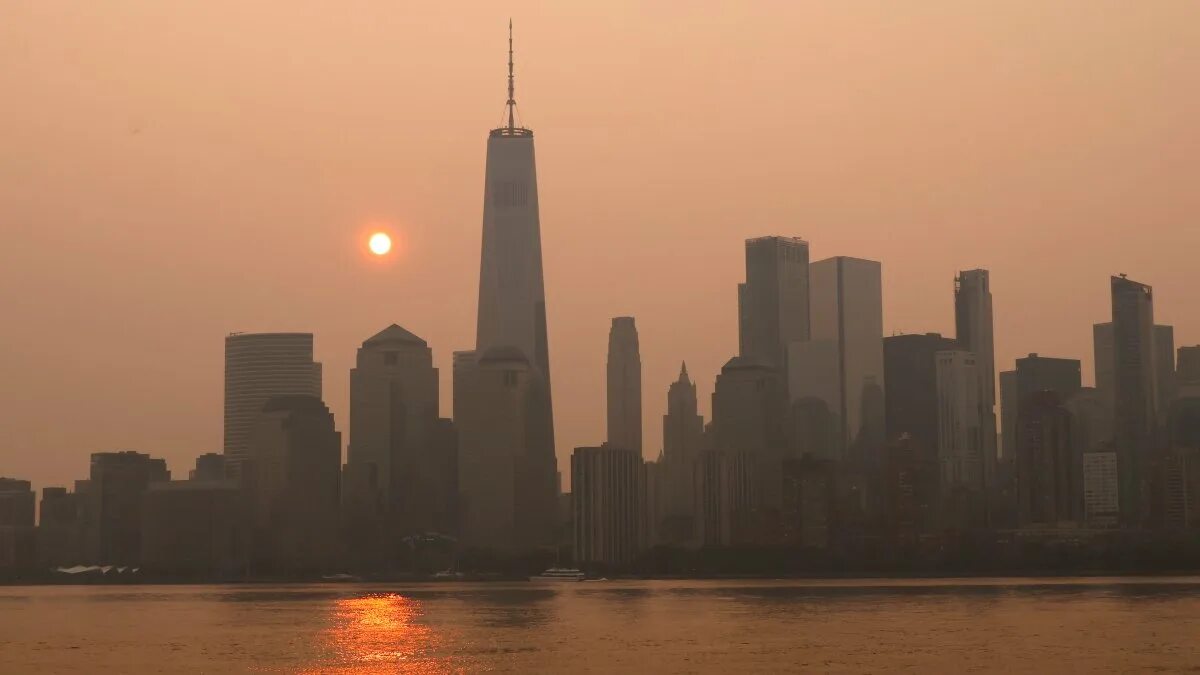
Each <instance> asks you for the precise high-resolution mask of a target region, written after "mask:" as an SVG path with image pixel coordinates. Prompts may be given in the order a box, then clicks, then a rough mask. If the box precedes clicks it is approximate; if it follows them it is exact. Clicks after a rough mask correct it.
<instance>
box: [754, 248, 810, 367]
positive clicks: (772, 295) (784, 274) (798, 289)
mask: <svg viewBox="0 0 1200 675" xmlns="http://www.w3.org/2000/svg"><path fill="white" fill-rule="evenodd" d="M808 283H809V278H808V242H806V241H804V240H803V239H799V238H796V237H758V238H755V239H747V240H746V281H745V283H741V284H738V343H739V350H738V354H739V355H740V356H742V357H744V358H748V359H752V360H756V361H759V362H761V363H765V364H767V365H770V366H774V367H775V368H778V369H779V372H781V373H786V372H787V352H788V345H789V344H790V343H792V342H796V341H801V342H803V341H807V340H808V339H809V306H808V302H809V286H808Z"/></svg>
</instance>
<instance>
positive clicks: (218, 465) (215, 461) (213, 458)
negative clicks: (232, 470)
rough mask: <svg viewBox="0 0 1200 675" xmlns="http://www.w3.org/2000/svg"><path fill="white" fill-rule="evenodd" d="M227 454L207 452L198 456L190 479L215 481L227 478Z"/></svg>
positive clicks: (189, 476) (189, 475)
mask: <svg viewBox="0 0 1200 675" xmlns="http://www.w3.org/2000/svg"><path fill="white" fill-rule="evenodd" d="M225 471H226V467H225V455H222V454H219V453H216V452H206V453H204V454H203V455H200V456H199V457H197V458H196V468H195V469H192V471H191V472H190V473H189V474H188V479H190V480H201V481H213V480H224V479H225V478H227V475H226V473H225Z"/></svg>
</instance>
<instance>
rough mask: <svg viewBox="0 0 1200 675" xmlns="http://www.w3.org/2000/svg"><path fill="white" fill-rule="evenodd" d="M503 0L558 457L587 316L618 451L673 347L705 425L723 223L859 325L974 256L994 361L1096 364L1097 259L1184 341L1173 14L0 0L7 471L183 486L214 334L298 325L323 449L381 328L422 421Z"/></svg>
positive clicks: (918, 313)
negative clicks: (768, 243) (100, 457)
mask: <svg viewBox="0 0 1200 675" xmlns="http://www.w3.org/2000/svg"><path fill="white" fill-rule="evenodd" d="M510 13H511V14H512V16H513V17H514V21H515V31H516V64H517V65H516V70H517V85H516V86H517V100H518V102H519V105H520V112H521V121H522V123H524V124H525V125H526V126H529V127H532V128H533V129H535V131H536V133H537V138H538V153H539V158H538V160H539V167H538V168H539V170H540V171H539V181H540V184H539V198H540V201H541V209H542V211H541V216H542V242H543V259H544V263H545V275H546V290H547V305H548V308H547V312H548V316H549V333H550V338H549V339H550V342H551V344H552V345H553V347H552V350H551V361H552V371H553V372H554V373H555V376H554V382H553V386H554V392H555V412H556V422H557V440H558V443H557V449H558V456H559V463H560V467H563V466H569V462H567V461H565V460H566V458H568V457H569V455H570V452H571V449H572V448H574V447H575V446H583V445H594V444H597V443H599V442H600V441H601V440H603V438H604V427H605V414H604V391H605V389H604V377H605V366H604V363H605V357H606V341H607V334H608V330H607V328H608V325H609V322H610V320H611V317H613V316H619V315H630V316H634V317H636V319H637V325H638V331H639V337H640V344H641V357H642V363H643V368H644V371H643V395H642V397H643V400H644V403H645V408H644V413H643V425H644V431H643V437H644V454H645V455H646V456H647V457H654V456H656V455H657V449H658V448H659V447H660V445H661V440H662V439H661V431H662V430H661V422H660V420H661V415H662V413H663V412H664V409H665V399H666V391H667V387H668V385H669V383H670V382H672V381H674V380H675V379H676V376H677V374H678V370H679V362H680V361H681V360H686V361H687V363H688V370H689V372H690V373H691V375H692V377H693V379H694V381H696V382H697V383H698V387H699V400H700V409H701V412H702V413H703V414H704V416H705V418H706V419H708V418H709V416H710V413H711V411H710V405H709V396H710V394H711V392H712V386H713V380H714V378H715V376H716V374H717V372H718V370H719V369H720V366H721V365H722V364H723V363H724V362H725V361H726V360H727V359H728V358H729V357H731V356H733V355H734V354H735V353H736V352H737V283H738V282H739V281H742V280H743V278H744V276H743V263H744V258H743V240H744V239H745V238H747V237H753V236H761V235H770V234H779V235H784V236H799V237H803V238H804V239H806V240H807V241H808V242H809V243H810V246H811V250H812V259H813V260H819V259H823V258H827V257H830V256H834V255H847V256H855V257H861V258H869V259H873V260H879V261H881V262H882V267H883V293H884V331H885V334H891V333H892V332H893V331H897V330H903V331H905V332H925V331H940V332H941V333H942V334H943V335H952V334H953V316H954V315H953V280H954V274H955V272H956V271H958V270H965V269H971V268H975V267H983V268H987V269H989V270H990V271H991V278H992V292H993V296H994V303H995V304H994V307H995V330H996V365H997V367H998V369H1000V370H1005V369H1008V368H1011V364H1012V362H1013V359H1014V358H1015V357H1018V356H1024V355H1025V354H1026V353H1028V352H1038V353H1040V354H1042V355H1047V356H1057V357H1069V358H1078V359H1081V360H1082V361H1083V379H1084V381H1085V383H1090V382H1091V381H1092V367H1091V360H1092V353H1091V352H1092V349H1091V330H1092V324H1093V323H1095V322H1100V321H1106V320H1108V318H1109V316H1110V297H1109V292H1108V277H1109V275H1110V274H1116V273H1118V272H1126V273H1128V274H1129V276H1130V278H1132V279H1136V280H1138V281H1140V282H1143V283H1147V284H1149V285H1151V286H1153V287H1154V290H1155V308H1154V309H1155V316H1154V318H1155V321H1156V323H1163V324H1173V325H1174V326H1175V329H1176V333H1175V334H1176V342H1177V344H1178V345H1187V344H1195V343H1196V342H1198V341H1200V316H1198V315H1197V312H1196V307H1197V300H1196V297H1195V289H1196V285H1197V278H1198V274H1197V271H1196V264H1195V252H1196V251H1197V250H1200V226H1198V224H1197V220H1198V218H1197V214H1200V193H1198V192H1197V191H1196V189H1195V183H1196V176H1198V175H1200V131H1198V129H1197V127H1196V124H1195V120H1197V119H1200V92H1198V91H1197V87H1196V86H1195V83H1196V82H1197V81H1200V5H1197V4H1195V3H1190V2H1156V3H1147V4H1144V5H1126V4H1120V3H1108V2H1104V3H1096V2H1086V3H1085V2H1060V3H1054V4H1052V5H1043V4H1040V3H1032V2H1020V3H989V4H988V5H986V6H985V5H970V6H968V5H966V4H962V3H956V2H922V3H911V4H904V5H903V6H900V5H893V4H889V3H883V2H880V3H861V4H855V5H853V6H849V5H827V4H824V3H804V4H800V5H793V4H791V3H778V4H776V3H761V4H755V5H752V6H742V5H734V4H729V5H727V6H724V5H720V4H717V3H701V4H689V5H678V6H671V7H666V6H663V7H657V6H656V7H654V8H646V7H641V6H639V5H638V4H637V3H621V4H617V5H611V4H610V5H605V6H604V7H603V8H599V7H597V8H593V9H582V8H575V7H567V6H559V5H550V6H541V5H539V4H531V3H518V4H516V5H513V6H511V7H505V8H502V11H500V9H499V8H495V7H493V6H491V5H485V4H482V3H479V4H478V9H474V10H472V9H464V8H462V7H456V8H454V9H453V10H451V9H440V8H435V7H414V8H409V7H401V6H397V5H392V4H389V3H382V2H358V3H354V4H352V5H350V6H346V7H338V8H336V9H335V8H333V7H325V8H319V7H316V6H302V5H296V6H289V7H288V8H287V11H279V10H277V11H269V10H267V9H265V8H255V7H247V6H245V5H243V4H239V3H233V2H214V3H206V4H204V5H198V6H192V7H183V6H174V5H172V6H167V5H162V4H158V3H152V2H128V1H127V2H117V1H114V2H107V3H103V4H100V3H96V4H83V3H56V2H32V1H27V2H20V1H18V2H8V3H5V4H3V5H0V91H3V92H5V106H4V108H3V109H0V147H2V148H4V152H3V153H0V230H2V231H3V233H4V235H5V242H4V245H3V246H0V315H2V316H3V317H4V318H3V322H4V323H3V325H4V327H5V330H4V331H3V338H2V340H0V373H2V374H3V379H4V386H3V388H2V389H0V391H2V392H3V393H2V394H0V410H2V411H3V413H0V429H2V430H3V437H2V438H0V453H2V454H0V459H3V464H4V467H3V473H4V474H5V475H11V476H16V477H21V478H28V479H31V480H33V481H34V483H35V486H36V487H37V488H39V489H40V488H41V487H44V486H46V485H70V484H71V481H73V480H74V479H75V478H81V477H84V476H85V475H86V470H87V457H88V454H89V453H91V452H99V451H105V450H113V449H126V448H128V449H136V450H139V451H142V452H148V453H150V454H152V455H154V456H156V457H164V458H166V459H167V461H168V465H169V467H170V468H171V470H172V472H173V473H174V474H175V475H176V477H182V476H184V475H186V470H187V469H188V468H190V466H191V464H192V461H193V460H194V458H195V456H196V455H198V454H201V453H204V452H217V451H220V449H221V396H222V374H223V372H222V363H223V348H224V336H225V335H226V334H227V333H229V332H231V331H311V332H313V333H314V334H315V355H314V357H315V360H317V361H320V362H322V363H323V364H324V380H325V385H324V398H325V401H326V402H327V403H328V404H329V406H330V408H331V410H332V411H333V412H334V414H335V419H336V421H337V428H338V430H339V431H341V432H342V433H343V435H344V434H345V433H346V431H347V430H348V428H349V427H348V421H349V420H348V414H347V413H348V397H349V386H348V378H349V369H350V367H351V366H352V365H353V363H354V357H355V349H356V348H357V346H358V345H359V344H361V342H362V341H363V340H365V339H367V338H368V337H370V336H371V335H374V334H375V333H377V332H378V331H379V330H382V329H383V328H385V327H386V326H388V325H389V324H391V323H397V324H400V325H401V326H403V327H405V328H406V329H408V330H410V331H412V332H414V333H416V334H417V335H420V336H421V337H423V338H424V339H425V340H427V341H428V343H429V346H430V347H431V348H432V349H433V353H434V363H435V365H436V366H437V367H438V368H439V369H440V374H441V378H442V380H441V382H442V386H441V396H442V408H443V410H449V409H450V408H451V406H450V405H449V400H450V395H451V388H450V380H449V377H450V373H451V367H450V366H451V352H452V351H454V350H461V349H470V348H471V347H472V345H473V341H474V340H473V334H474V321H475V304H474V303H475V293H476V290H477V284H478V272H479V270H478V261H479V245H480V243H479V234H480V219H481V214H482V207H483V204H482V198H481V196H480V194H481V192H482V191H481V189H480V188H481V183H482V179H483V169H484V151H485V143H486V138H487V132H488V130H489V129H490V128H492V127H494V126H496V125H497V124H498V123H499V119H500V116H501V113H502V110H503V102H504V98H505V92H504V85H505V82H504V75H505V68H506V49H507V43H506V34H505V25H506V23H505V22H506V20H507V18H508V16H509V14H510ZM464 17H465V18H464ZM235 26H236V30H232V29H231V28H232V27H235ZM372 225H378V226H380V227H382V228H384V229H387V230H389V231H391V232H393V233H394V234H395V235H397V239H398V243H399V251H398V253H397V254H394V255H393V256H391V258H390V259H389V261H388V262H383V263H381V262H380V261H377V260H370V259H368V256H367V255H366V252H365V243H366V242H365V238H366V234H367V233H368V232H369V230H370V228H371V227H372Z"/></svg>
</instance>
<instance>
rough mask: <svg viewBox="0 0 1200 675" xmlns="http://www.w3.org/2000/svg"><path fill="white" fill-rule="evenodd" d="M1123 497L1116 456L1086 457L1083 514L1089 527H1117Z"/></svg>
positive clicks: (1092, 454) (1084, 456)
mask: <svg viewBox="0 0 1200 675" xmlns="http://www.w3.org/2000/svg"><path fill="white" fill-rule="evenodd" d="M1120 506H1121V496H1120V483H1119V480H1118V471H1117V453H1115V452H1088V453H1084V455H1083V512H1084V521H1085V522H1086V523H1087V525H1088V527H1116V526H1117V524H1118V522H1119V521H1118V516H1119V515H1120Z"/></svg>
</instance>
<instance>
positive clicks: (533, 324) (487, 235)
mask: <svg viewBox="0 0 1200 675" xmlns="http://www.w3.org/2000/svg"><path fill="white" fill-rule="evenodd" d="M508 44H509V52H508V100H507V102H506V103H505V112H506V117H507V120H506V124H504V125H503V126H501V127H499V128H496V129H492V130H491V133H489V134H488V141H487V162H486V166H485V168H484V191H483V243H482V246H481V250H480V265H479V304H478V310H479V313H478V321H477V324H476V334H475V351H476V352H477V353H478V354H480V355H481V356H482V357H484V358H486V356H487V355H488V354H489V353H491V354H495V353H497V352H495V351H494V350H497V349H515V350H516V351H517V352H519V353H520V356H521V357H522V358H523V359H524V360H525V361H526V362H527V363H528V366H529V368H531V370H530V371H529V376H530V377H538V378H540V379H541V384H540V385H539V386H537V387H534V388H532V389H531V391H534V392H536V393H537V394H538V395H539V396H542V397H544V398H545V400H544V401H541V402H539V403H538V404H537V406H538V407H539V408H541V409H543V410H544V413H543V414H539V415H538V418H537V422H538V423H540V424H543V425H545V426H546V428H545V429H543V430H539V431H538V432H537V435H538V436H540V437H543V438H545V439H549V442H550V453H551V455H553V453H554V416H553V406H552V404H551V391H550V351H549V344H548V342H547V339H546V293H545V288H544V282H543V278H542V241H541V223H540V220H539V214H538V184H537V171H536V169H535V166H534V152H533V131H532V130H530V129H527V128H525V127H523V126H520V125H519V124H518V123H517V114H516V113H517V102H516V95H515V93H514V91H515V90H514V76H513V52H512V29H511V26H510V28H509V43H508ZM551 475H553V473H551Z"/></svg>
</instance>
